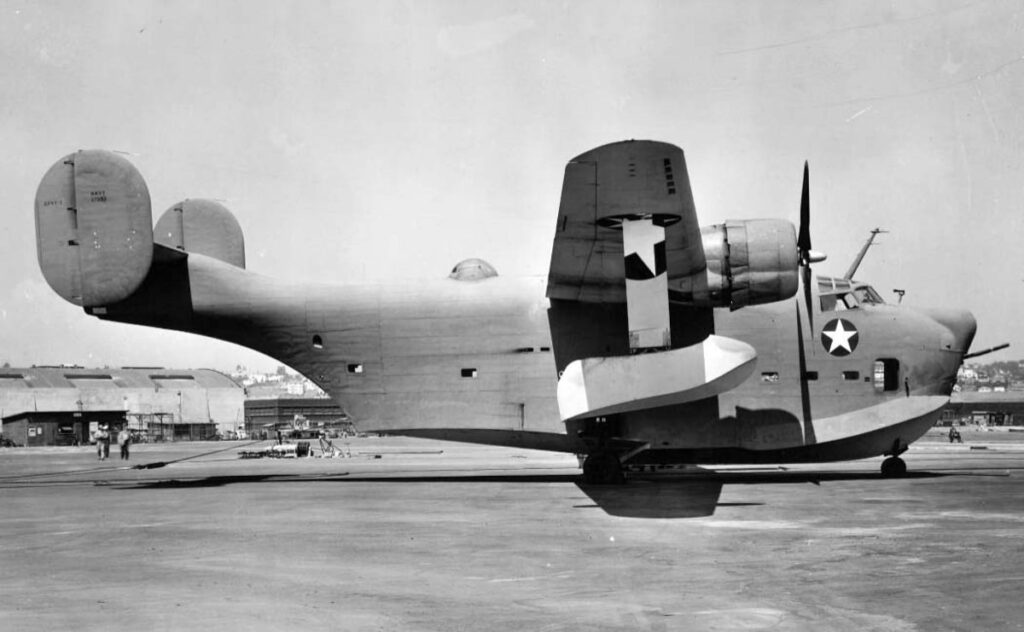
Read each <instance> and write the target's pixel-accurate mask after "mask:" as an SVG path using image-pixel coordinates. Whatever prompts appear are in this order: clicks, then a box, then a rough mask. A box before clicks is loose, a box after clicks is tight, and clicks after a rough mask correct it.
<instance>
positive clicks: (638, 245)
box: [35, 141, 976, 483]
mask: <svg viewBox="0 0 1024 632" xmlns="http://www.w3.org/2000/svg"><path fill="white" fill-rule="evenodd" d="M808 198H809V195H808V181H807V174H806V170H805V179H804V190H803V199H802V208H801V226H800V229H799V234H797V231H796V230H795V229H794V227H793V225H792V224H790V223H788V222H784V221H781V220H750V221H736V222H733V221H730V222H726V223H724V224H720V225H716V226H708V227H703V228H701V227H699V226H698V225H697V217H696V211H695V210H694V208H693V199H692V194H691V192H690V185H689V181H688V176H687V172H686V165H685V160H684V157H683V152H682V151H681V150H680V149H679V148H677V147H675V146H672V145H669V144H666V143H660V142H653V141H625V142H620V143H613V144H610V145H605V146H602V147H599V148H596V149H594V150H591V151H590V152H586V153H584V154H582V155H580V156H578V157H577V158H575V159H573V160H572V161H570V162H569V164H568V166H567V167H566V175H565V181H564V186H563V192H562V202H561V206H560V209H559V215H558V218H557V221H556V232H555V239H554V247H553V251H552V260H551V269H550V272H549V275H548V277H547V278H543V277H526V278H506V277H503V276H500V275H498V274H496V273H495V272H494V270H493V269H491V268H490V266H489V265H487V264H486V263H485V262H483V261H480V260H467V261H465V262H462V263H461V264H459V265H457V266H456V267H455V269H453V270H452V271H451V274H450V275H449V276H448V277H447V278H444V277H441V276H440V275H439V278H436V279H434V280H428V281H422V280H417V281H413V282H403V283H392V284H377V285H316V284H296V283H294V282H292V281H284V280H278V279H274V278H270V277H267V276H264V275H260V274H256V273H253V272H250V271H248V270H246V269H245V256H244V242H243V238H242V233H241V229H240V228H239V226H238V223H237V222H236V221H235V219H234V217H233V216H232V215H231V214H230V212H229V211H227V209H225V208H224V207H223V206H222V205H220V204H218V203H217V202H212V201H208V200H186V201H184V202H181V203H179V204H175V205H173V206H171V207H170V208H169V209H167V211H166V212H165V213H164V215H163V216H162V217H161V218H160V219H159V221H158V222H157V224H156V226H155V228H154V227H153V225H152V215H151V209H150V199H149V192H148V189H147V187H146V185H145V182H144V181H143V180H142V176H141V175H140V174H139V173H138V171H136V170H135V168H134V167H133V166H132V165H131V164H130V163H129V162H128V161H127V160H125V159H124V158H123V157H121V156H119V155H117V154H114V153H111V152H105V151H98V150H91V151H80V152H76V153H74V154H71V155H68V156H66V157H65V158H62V159H61V160H59V161H58V162H57V163H56V164H54V165H53V167H52V168H51V169H50V170H49V171H48V172H47V173H46V175H45V176H44V177H43V180H42V182H41V183H40V185H39V190H38V192H37V196H36V203H35V212H36V229H37V230H36V233H37V247H38V248H37V250H38V255H39V261H40V267H41V268H42V271H43V274H44V276H45V277H46V279H47V281H48V282H49V283H50V285H51V287H53V289H54V290H55V291H56V292H57V293H58V294H60V295H61V296H62V297H64V298H65V299H67V300H69V301H71V302H72V303H74V304H76V305H79V306H82V307H84V309H85V311H86V313H88V314H91V315H93V316H96V317H98V318H101V319H106V320H112V321H119V322H124V323H132V324H139V325H148V326H154V327H162V328H167V329H175V330H180V331H188V332H194V333H197V334H202V335H205V336H210V337H214V338H219V339H222V340H226V341H230V342H233V343H236V344H240V345H243V346H245V347H249V348H251V349H255V350H256V351H259V352H262V353H264V354H266V355H268V356H271V357H273V358H276V359H278V360H280V361H281V362H283V363H285V364H287V365H288V366H291V367H293V368H294V369H295V370H297V371H299V372H300V373H302V374H303V375H305V376H306V377H308V378H309V379H310V380H312V381H313V382H315V383H316V384H317V385H318V386H320V387H321V388H322V389H324V390H325V391H326V392H327V393H329V394H330V395H331V397H332V398H333V399H334V400H335V401H337V402H338V403H339V404H340V405H342V406H343V407H344V408H345V410H346V411H347V412H348V413H349V414H350V415H351V417H352V418H353V421H354V422H355V423H356V425H357V427H358V428H359V429H360V430H364V431H371V432H384V433H392V434H402V435H409V436H418V437H429V438H438V439H448V440H455V441H468V442H475V443H483V444H492V445H504V446H517V447H524V448H535V449H542V450H556V451H564V452H569V453H576V454H581V455H584V454H585V455H587V458H586V460H585V462H584V474H585V478H586V480H587V481H589V482H594V483H610V482H620V481H621V480H622V477H623V474H622V472H623V468H624V466H634V465H647V464H683V463H701V464H735V463H783V462H817V461H839V460H848V459H859V458H866V457H872V456H878V455H883V454H884V455H889V456H890V458H889V459H886V460H885V462H884V463H883V467H882V470H883V474H885V475H900V474H902V473H903V472H905V465H904V464H903V462H902V461H901V460H900V459H899V458H898V455H899V454H900V453H901V452H903V451H904V450H906V449H907V446H908V445H909V444H910V443H911V442H913V441H915V440H916V439H918V438H919V437H920V436H922V435H923V434H924V433H925V432H926V431H927V430H928V428H930V427H931V426H932V425H934V423H935V421H936V420H937V418H938V416H939V415H940V413H941V410H942V408H943V407H944V406H945V404H946V403H947V402H948V400H949V396H950V393H951V392H952V388H953V385H954V382H955V379H956V373H957V369H958V368H959V367H960V365H961V362H962V360H963V356H964V355H965V354H966V353H967V351H968V349H969V347H970V344H971V341H972V339H973V336H974V333H975V327H976V325H975V321H974V318H973V317H972V316H971V314H970V313H969V312H966V311H962V310H935V311H926V310H915V309H911V308H909V307H907V306H903V305H892V304H886V303H884V302H883V301H882V299H881V298H880V296H879V295H878V293H877V292H875V291H874V290H873V289H872V288H871V286H869V285H868V284H865V283H860V282H858V281H855V280H851V279H845V278H832V277H824V276H815V275H814V274H812V272H811V264H812V263H814V262H816V261H820V260H821V259H823V258H824V256H823V255H819V254H818V253H815V252H814V251H812V250H811V248H810V232H809V220H810V217H809V203H808Z"/></svg>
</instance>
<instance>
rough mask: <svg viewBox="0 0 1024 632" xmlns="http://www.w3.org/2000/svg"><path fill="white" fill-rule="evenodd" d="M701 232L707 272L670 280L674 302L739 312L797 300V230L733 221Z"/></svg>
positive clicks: (776, 223)
mask: <svg viewBox="0 0 1024 632" xmlns="http://www.w3.org/2000/svg"><path fill="white" fill-rule="evenodd" d="M700 232H701V241H702V243H703V246H704V258H705V260H706V261H707V268H706V269H705V270H703V271H701V272H698V273H696V274H692V275H690V276H687V277H682V278H679V279H670V280H669V295H670V297H671V299H672V301H673V302H675V303H681V304H687V305H697V306H702V307H708V306H710V307H729V308H731V309H739V308H740V307H743V306H744V305H757V304H760V303H772V302H775V301H781V300H784V299H787V298H790V297H792V296H794V295H795V294H796V290H797V286H798V282H799V270H798V268H799V265H800V256H799V251H798V250H797V246H796V229H795V228H794V227H793V224H791V223H789V222H787V221H785V220H778V219H754V220H730V221H727V222H726V223H724V224H715V225H713V226H702V227H701V229H700Z"/></svg>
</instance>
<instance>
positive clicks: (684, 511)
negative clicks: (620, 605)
mask: <svg viewBox="0 0 1024 632" xmlns="http://www.w3.org/2000/svg"><path fill="white" fill-rule="evenodd" d="M960 474H963V473H962V472H932V471H912V472H908V473H907V475H906V477H905V478H906V479H927V478H941V477H946V476H956V475H960ZM857 480H865V481H867V480H882V478H881V476H880V475H879V474H878V473H877V472H865V471H846V472H844V471H787V470H768V471H762V470H756V471H739V472H737V471H724V472H723V471H715V470H696V471H693V472H687V473H685V474H652V475H633V476H631V477H630V479H629V482H628V483H626V484H625V485H589V484H586V483H584V482H583V481H582V479H581V477H580V476H579V475H577V474H515V473H501V474H460V473H427V472H424V473H422V474H405V475H401V476H349V475H348V474H347V473H337V474H323V475H314V476H311V475H281V474H250V475H239V476H208V477H203V478H196V479H162V480H154V481H138V482H128V481H110V482H109V483H105V484H108V485H110V486H111V487H116V488H119V489H126V490H127V489H136V490H151V489H188V488H210V487H224V486H227V485H240V484H247V483H303V484H307V483H370V484H374V485H380V484H389V483H390V484H409V483H432V484H451V483H455V484H481V485H486V484H502V483H511V484H533V483H572V484H574V485H576V486H577V487H578V488H579V489H580V491H582V492H583V493H584V494H586V496H587V497H588V498H590V500H592V501H593V503H594V504H585V505H575V506H574V507H575V508H576V509H588V508H600V509H601V510H602V511H604V512H605V513H607V514H608V515H611V516H619V517H627V518H676V519H678V518H698V517H705V516H711V515H714V513H715V510H716V509H717V508H718V507H750V506H759V505H762V504H763V503H759V502H743V503H723V502H721V494H722V488H723V486H725V485H779V484H807V483H810V484H813V485H820V484H821V483H825V482H831V481H857Z"/></svg>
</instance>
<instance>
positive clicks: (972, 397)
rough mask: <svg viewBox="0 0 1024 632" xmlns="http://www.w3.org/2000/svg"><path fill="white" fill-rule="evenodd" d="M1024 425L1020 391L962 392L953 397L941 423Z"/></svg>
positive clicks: (1023, 410)
mask: <svg viewBox="0 0 1024 632" xmlns="http://www.w3.org/2000/svg"><path fill="white" fill-rule="evenodd" d="M953 422H958V423H961V424H978V425H982V426H1014V425H1024V393H1022V392H1020V391H995V392H989V391H982V390H980V389H979V390H977V391H962V392H959V393H953V397H951V398H950V400H949V405H947V406H946V408H945V410H943V411H942V418H941V421H940V422H939V423H940V424H942V425H946V426H948V425H950V424H951V423H953Z"/></svg>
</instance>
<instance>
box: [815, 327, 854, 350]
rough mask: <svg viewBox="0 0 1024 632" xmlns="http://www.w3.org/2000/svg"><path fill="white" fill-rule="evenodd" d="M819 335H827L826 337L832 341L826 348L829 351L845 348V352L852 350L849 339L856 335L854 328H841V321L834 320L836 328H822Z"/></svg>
mask: <svg viewBox="0 0 1024 632" xmlns="http://www.w3.org/2000/svg"><path fill="white" fill-rule="evenodd" d="M821 335H823V336H828V339H829V340H831V341H832V345H831V346H830V347H829V348H828V352H829V353H835V352H836V350H837V349H846V352H847V353H852V352H853V345H851V344H850V339H851V338H853V337H854V336H856V335H857V330H856V329H853V328H851V329H845V328H843V321H842V320H837V321H836V328H835V329H834V330H833V331H826V330H824V329H823V330H822V331H821Z"/></svg>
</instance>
